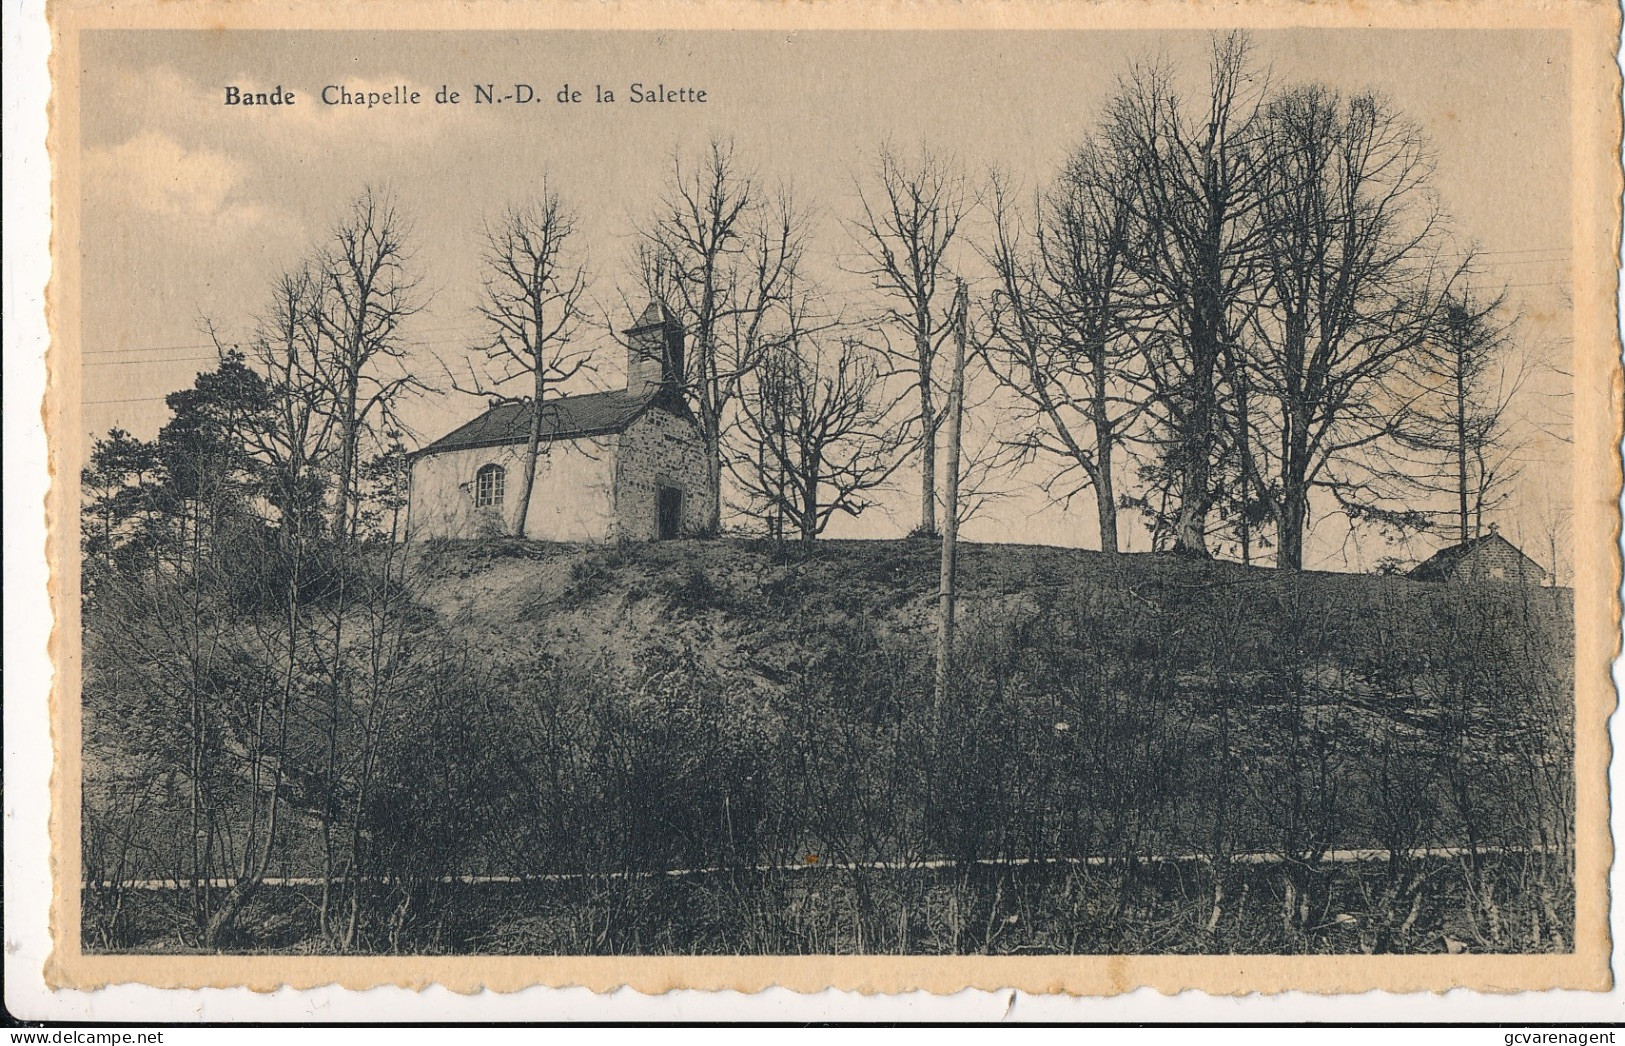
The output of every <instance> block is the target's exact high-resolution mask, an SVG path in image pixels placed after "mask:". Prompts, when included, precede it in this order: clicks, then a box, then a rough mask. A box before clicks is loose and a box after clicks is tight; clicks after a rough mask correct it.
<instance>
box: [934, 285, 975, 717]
mask: <svg viewBox="0 0 1625 1046" xmlns="http://www.w3.org/2000/svg"><path fill="white" fill-rule="evenodd" d="M969 311H970V309H969V302H968V295H967V294H966V291H965V281H964V280H959V281H958V289H957V290H956V291H955V294H954V320H953V324H954V377H953V386H952V389H951V391H950V392H949V394H948V400H949V402H948V446H947V451H948V460H947V463H946V464H947V468H946V470H945V474H944V476H943V479H944V481H945V483H946V486H947V489H946V491H945V494H946V498H945V504H944V505H943V518H942V572H941V575H940V577H939V579H938V583H937V679H936V693H935V695H934V700H933V704H932V711H933V712H934V713H935V716H934V718H940V716H941V714H942V706H943V703H944V702H945V701H946V699H947V696H948V688H949V686H950V685H952V680H953V660H954V596H955V584H956V579H955V569H956V567H957V561H956V557H957V555H958V551H959V549H958V545H959V442H960V435H959V430H960V422H961V420H962V418H963V416H964V413H965V338H966V331H965V324H966V314H967V313H968V312H969Z"/></svg>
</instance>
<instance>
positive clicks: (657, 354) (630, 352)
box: [621, 302, 683, 397]
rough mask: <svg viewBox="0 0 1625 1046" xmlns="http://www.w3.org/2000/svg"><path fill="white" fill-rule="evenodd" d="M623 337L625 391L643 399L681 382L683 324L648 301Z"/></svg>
mask: <svg viewBox="0 0 1625 1046" xmlns="http://www.w3.org/2000/svg"><path fill="white" fill-rule="evenodd" d="M621 333H622V334H624V335H625V336H626V391H627V393H628V394H629V395H632V396H636V397H642V396H649V395H653V394H654V393H655V392H657V391H659V390H661V389H672V390H675V389H678V388H680V387H681V386H682V383H683V325H682V324H680V323H678V322H677V320H676V318H675V317H674V316H672V314H671V313H670V312H669V311H667V310H666V308H665V306H663V305H660V304H659V303H658V302H650V303H649V305H648V307H647V308H645V309H644V310H643V315H641V316H639V317H638V320H637V322H636V323H634V324H633V325H632V326H631V327H628V328H627V329H626V330H624V331H622V332H621Z"/></svg>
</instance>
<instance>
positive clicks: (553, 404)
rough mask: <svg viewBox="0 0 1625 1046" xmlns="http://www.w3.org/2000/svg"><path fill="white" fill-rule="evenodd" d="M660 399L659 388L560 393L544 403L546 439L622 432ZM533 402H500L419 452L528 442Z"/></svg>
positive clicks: (574, 437) (543, 435)
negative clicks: (631, 391) (637, 392)
mask: <svg viewBox="0 0 1625 1046" xmlns="http://www.w3.org/2000/svg"><path fill="white" fill-rule="evenodd" d="M656 400H662V402H663V397H662V395H661V393H660V391H659V390H652V391H650V392H648V393H645V394H644V395H641V396H638V395H631V394H629V393H628V392H627V390H625V389H612V390H610V391H609V392H589V393H586V394H584V395H579V396H560V397H559V398H558V399H551V400H545V401H543V403H542V439H543V440H544V441H552V440H561V439H580V438H583V437H587V436H604V435H609V434H611V433H616V432H621V431H624V430H625V429H626V427H627V426H628V425H630V424H632V422H634V421H636V420H637V419H638V418H639V417H641V416H642V415H643V412H644V411H646V410H648V409H649V407H650V406H652V405H653V404H654V403H655V401H656ZM530 419H531V403H530V401H528V400H523V401H518V402H509V403H498V404H495V405H494V406H492V407H491V408H490V409H488V410H487V411H486V412H485V413H484V414H481V415H480V416H479V417H477V418H475V419H474V420H473V421H470V422H468V423H467V424H465V425H462V426H460V427H458V428H456V429H453V430H452V431H451V432H449V433H447V434H446V435H444V436H442V437H440V438H439V439H437V440H435V441H434V442H433V443H431V444H429V445H428V446H426V447H424V448H422V449H421V450H419V451H418V452H417V453H418V454H420V455H421V454H438V453H441V452H442V451H448V450H465V449H468V448H470V447H498V446H504V445H507V444H510V443H523V442H525V440H526V439H528V438H529V436H530Z"/></svg>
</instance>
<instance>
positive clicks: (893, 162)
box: [852, 144, 970, 534]
mask: <svg viewBox="0 0 1625 1046" xmlns="http://www.w3.org/2000/svg"><path fill="white" fill-rule="evenodd" d="M858 200H859V203H860V205H861V207H862V209H863V216H862V217H861V218H860V219H858V220H857V221H855V222H854V223H853V224H852V235H853V238H854V240H856V241H857V244H858V247H859V249H860V250H861V251H862V255H863V261H862V262H861V263H860V265H859V266H858V272H859V273H860V274H861V275H863V276H865V277H867V278H868V279H870V280H871V281H873V284H874V286H875V288H876V290H878V291H879V292H880V294H881V295H882V296H883V298H884V299H885V301H886V306H885V311H884V314H883V316H882V324H881V326H882V330H883V331H884V330H885V329H887V328H893V329H896V330H897V331H899V332H900V333H901V334H902V336H903V343H902V344H900V345H896V344H892V343H891V342H890V341H889V340H888V342H887V354H888V355H889V356H890V357H891V360H892V365H893V369H894V370H895V371H897V372H898V373H901V374H905V375H907V377H908V380H909V383H910V392H911V393H912V394H913V395H915V396H916V397H917V398H918V407H917V409H916V411H915V420H916V423H917V425H918V427H919V432H918V440H919V450H920V531H921V533H925V534H935V533H936V530H937V515H936V512H937V494H936V490H937V487H936V484H937V446H936V438H937V428H938V426H939V425H941V423H942V419H943V412H942V411H943V408H942V407H940V406H938V405H937V401H936V389H935V386H934V384H933V381H934V379H933V370H934V368H935V365H936V359H937V353H938V352H939V351H940V350H941V349H942V347H943V344H944V343H945V341H946V340H947V339H948V338H949V337H951V336H952V334H953V322H952V314H951V313H952V308H953V304H952V300H951V298H952V294H951V292H947V291H944V288H945V286H946V281H947V278H948V277H949V275H950V273H951V269H950V266H949V264H948V254H949V250H950V248H951V247H952V246H953V242H954V237H955V235H956V234H957V233H958V231H959V225H960V222H961V221H962V220H963V219H964V217H965V215H966V213H967V212H968V211H969V209H970V196H969V193H968V192H967V191H966V187H965V180H964V177H963V175H962V174H961V173H960V172H959V170H958V168H957V167H956V165H955V162H954V161H953V160H952V159H951V158H949V157H946V156H943V155H940V154H937V153H933V152H931V151H929V150H924V149H922V150H921V152H920V154H919V156H918V157H917V158H915V159H913V160H905V159H903V158H901V157H899V156H898V154H897V153H896V151H895V150H894V149H893V148H892V147H891V145H889V144H885V145H882V146H881V148H880V153H879V157H878V158H877V160H876V162H875V165H874V170H873V173H872V175H871V177H870V185H869V186H868V187H865V186H864V185H862V184H860V185H859V186H858ZM939 292H940V293H939Z"/></svg>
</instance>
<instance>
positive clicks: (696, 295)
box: [638, 140, 805, 533]
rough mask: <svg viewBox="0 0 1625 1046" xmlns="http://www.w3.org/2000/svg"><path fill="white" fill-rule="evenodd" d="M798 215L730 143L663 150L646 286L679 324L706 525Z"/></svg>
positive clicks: (784, 282)
mask: <svg viewBox="0 0 1625 1046" xmlns="http://www.w3.org/2000/svg"><path fill="white" fill-rule="evenodd" d="M804 226H805V219H804V217H803V215H801V214H800V212H799V211H798V210H797V209H796V207H795V204H794V201H793V200H792V198H791V196H790V194H789V192H788V191H787V190H781V191H779V192H777V193H771V192H769V191H768V190H766V189H764V188H763V187H762V185H761V184H760V182H759V181H758V179H757V178H756V176H755V175H753V174H751V173H750V172H748V171H746V170H744V169H742V166H741V164H740V163H739V161H738V159H737V158H736V157H735V155H734V149H733V145H732V143H729V142H723V141H719V140H712V142H711V143H710V145H709V146H708V147H707V149H706V151H705V153H704V154H703V156H702V158H701V160H700V162H699V163H698V164H697V165H690V164H688V163H686V162H685V161H684V158H683V156H682V155H681V154H680V153H679V154H674V155H673V157H672V181H671V185H670V187H669V189H668V191H667V194H666V195H665V196H664V197H663V198H662V199H661V201H660V204H659V207H658V209H657V211H656V213H655V216H654V218H653V220H652V221H651V222H650V223H649V224H648V225H647V226H646V227H645V228H644V229H643V230H642V232H641V243H640V245H639V258H638V261H639V268H640V277H641V279H642V283H643V289H644V291H645V293H646V294H647V295H648V296H649V297H651V298H653V299H655V300H656V301H659V302H661V303H662V304H664V305H665V306H666V307H667V308H668V309H669V310H670V311H671V312H672V313H673V314H674V315H676V316H677V317H678V318H679V319H680V321H681V322H682V324H683V327H684V331H685V334H686V336H687V341H688V352H687V362H686V370H687V374H686V375H685V376H684V377H685V382H684V384H685V389H686V391H687V394H688V396H689V399H690V401H691V402H692V403H693V404H694V407H695V413H696V414H697V415H698V416H699V422H700V433H701V436H702V438H703V440H704V443H705V451H706V462H707V466H708V468H709V470H710V479H711V487H710V490H711V493H710V497H711V504H710V506H709V512H708V514H707V515H708V521H709V524H708V529H709V530H710V531H711V532H712V533H715V532H716V531H717V530H718V529H719V528H720V527H721V525H722V494H721V492H722V469H723V447H722V436H723V429H724V427H725V425H726V420H727V416H728V412H729V408H730V406H731V404H732V403H733V401H734V399H735V398H736V397H737V396H738V394H739V387H740V382H741V380H742V379H743V377H744V376H745V375H746V374H748V373H749V372H750V371H751V370H752V368H754V367H755V366H756V365H757V364H758V363H759V362H760V360H761V359H762V357H763V355H764V354H765V353H766V352H767V351H768V350H769V349H770V348H771V347H772V346H774V345H776V344H779V343H781V342H782V340H783V339H784V336H785V335H784V327H785V316H784V314H785V311H786V310H787V309H788V308H789V305H790V301H791V293H792V287H793V284H794V280H795V275H796V270H797V268H798V267H799V265H800V263H801V254H802V248H803V241H804V237H805V229H804Z"/></svg>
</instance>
